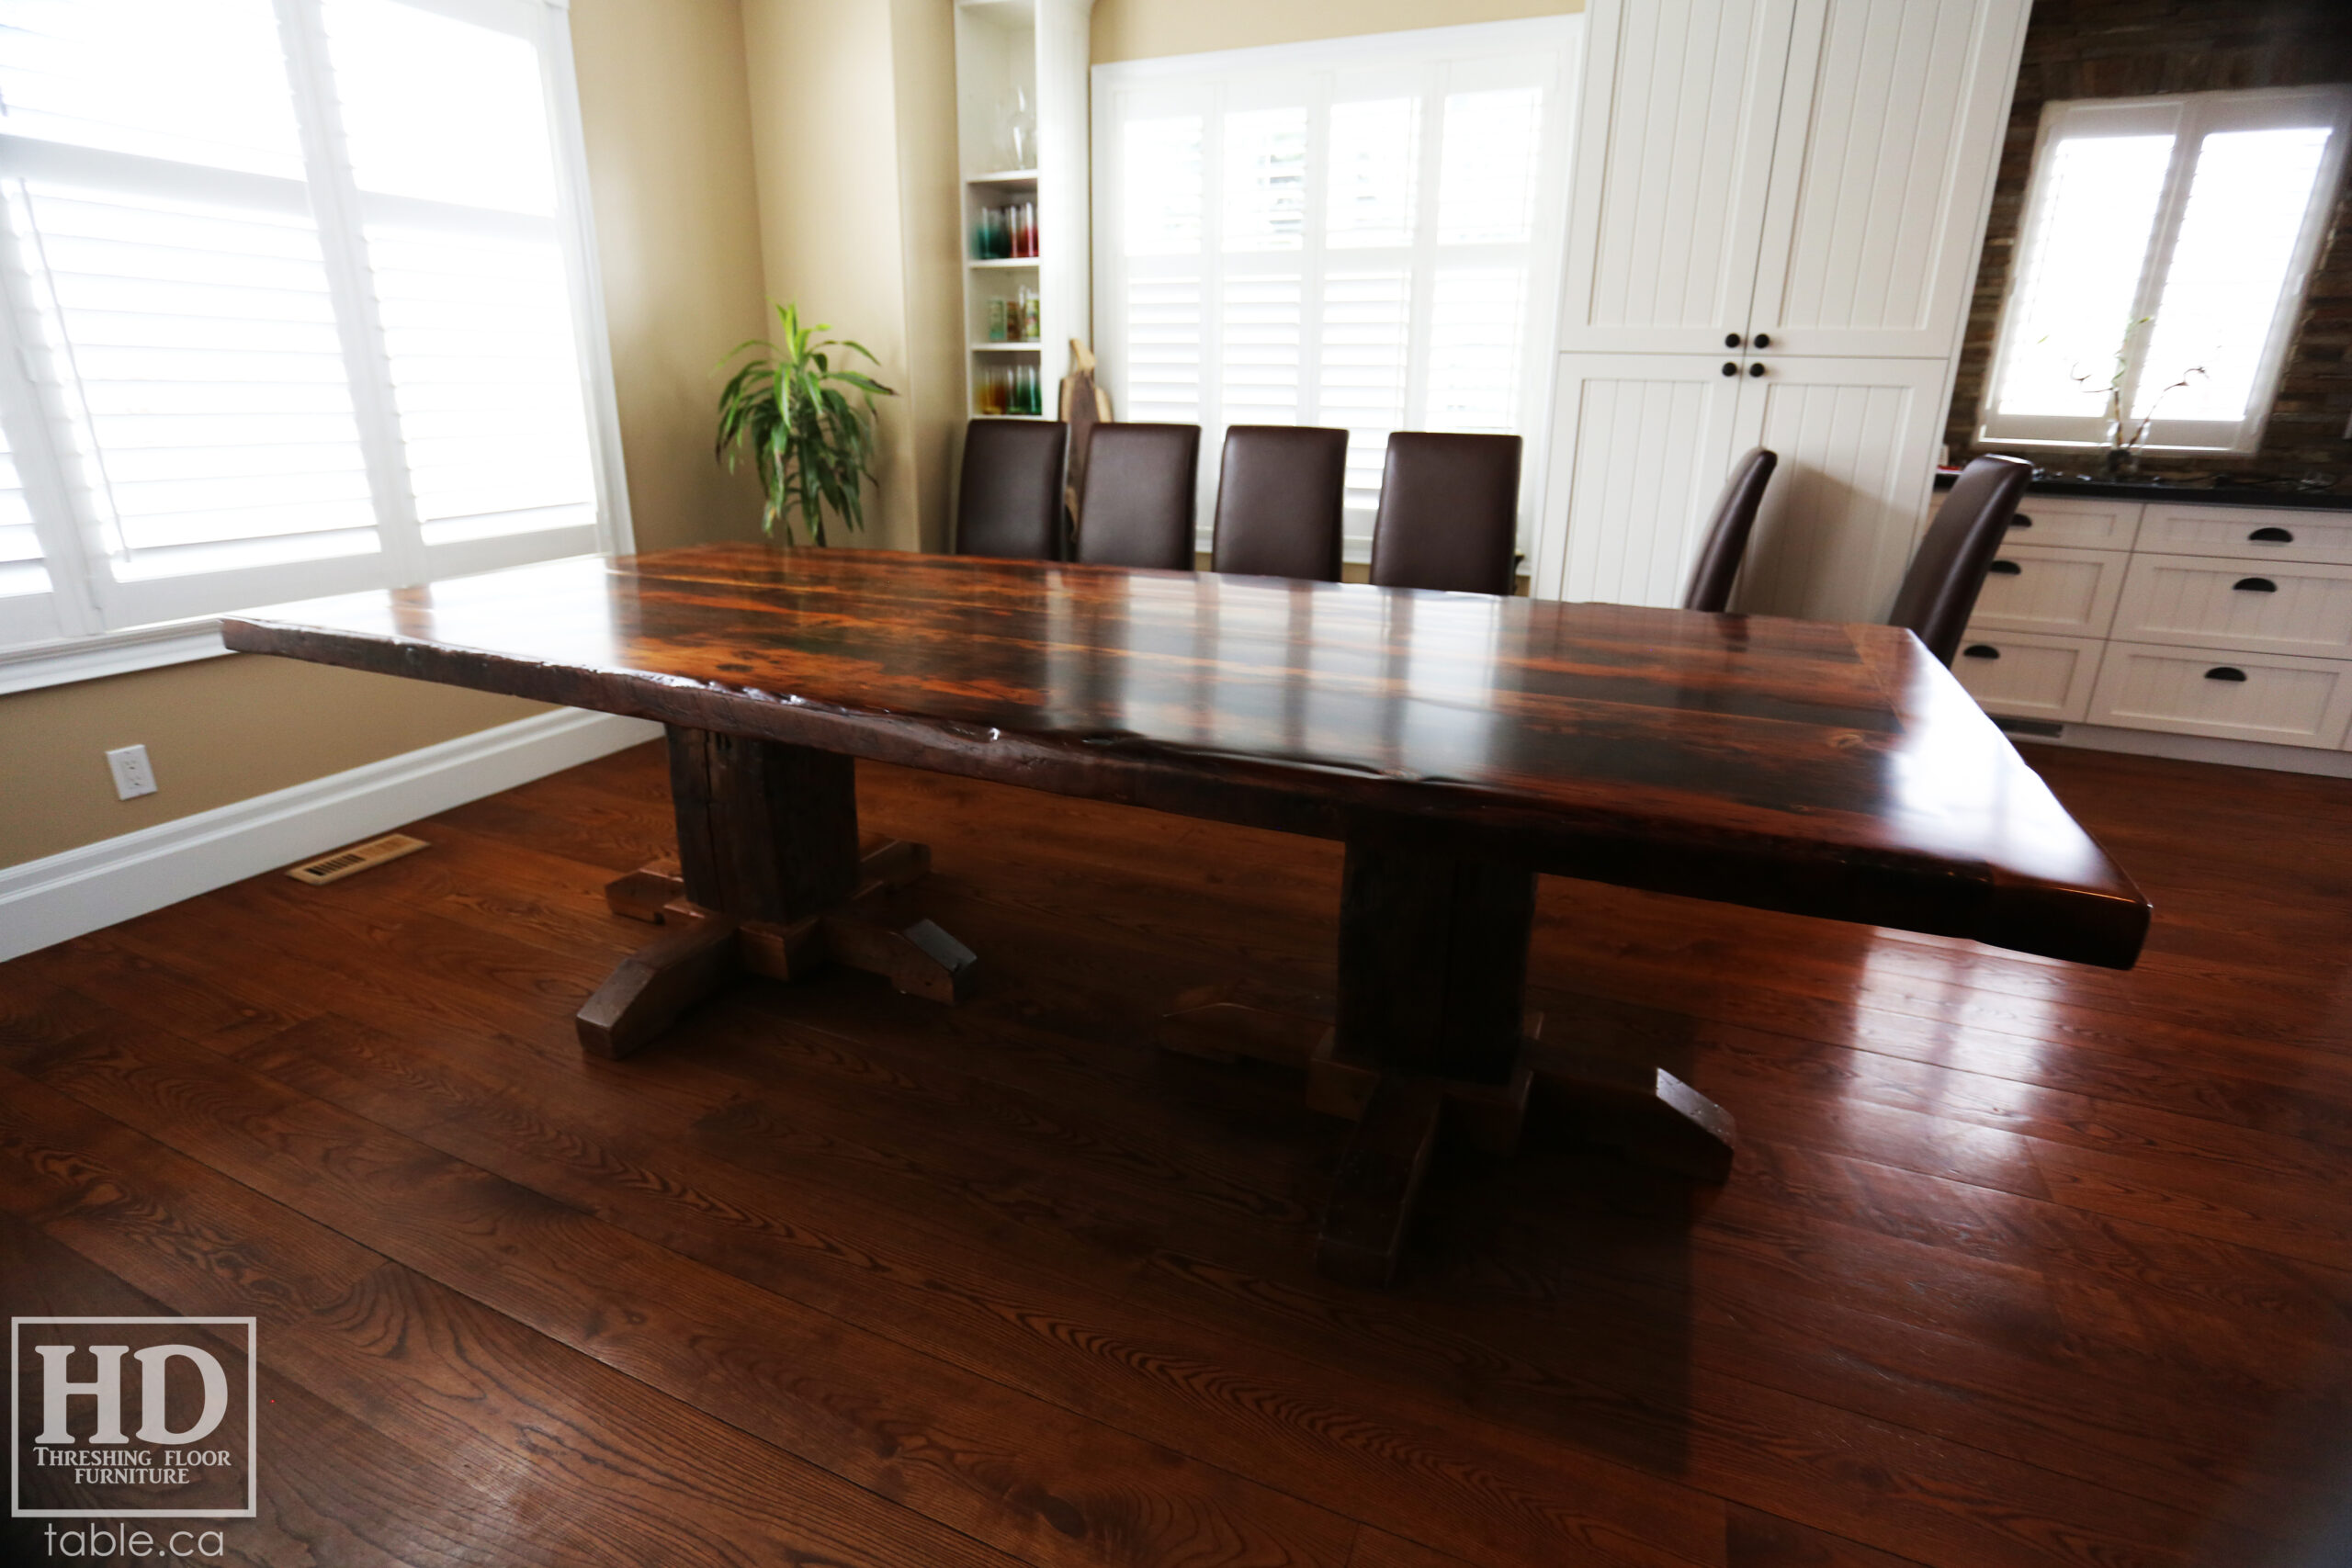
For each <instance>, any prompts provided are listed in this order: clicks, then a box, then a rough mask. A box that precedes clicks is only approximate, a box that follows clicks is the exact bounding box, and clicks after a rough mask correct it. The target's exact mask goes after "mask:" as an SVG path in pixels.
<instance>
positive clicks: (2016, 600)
mask: <svg viewBox="0 0 2352 1568" xmlns="http://www.w3.org/2000/svg"><path fill="white" fill-rule="evenodd" d="M2130 559H2131V557H2129V556H2127V555H2123V554H2121V553H2120V552H2118V551H2115V550H2073V549H2067V548H2065V547H2063V546H2055V545H2017V544H2011V543H2008V542H2007V541H2006V540H2005V541H2003V543H2002V546H2001V553H2000V556H1999V558H1997V559H1996V560H1995V561H1994V562H1993V564H1992V566H1991V567H1990V568H1989V569H1987V570H1986V571H1985V586H1984V587H1983V588H1982V589H1980V590H1979V591H1978V592H1977V595H1976V609H1975V611H1974V613H1973V614H1972V615H1970V616H1969V618H1968V629H1969V630H1970V631H1971V632H1975V631H1978V630H1984V631H2009V632H2047V633H2050V634H2051V635H2052V636H2055V637H2105V636H2106V635H2107V628H2108V626H2109V623H2110V622H2112V621H2113V620H2114V619H2115V601H2116V599H2117V597H2118V596H2119V595H2120V594H2121V593H2122V592H2123V569H2124V566H2125V564H2126V563H2127V562H2128V561H2130Z"/></svg>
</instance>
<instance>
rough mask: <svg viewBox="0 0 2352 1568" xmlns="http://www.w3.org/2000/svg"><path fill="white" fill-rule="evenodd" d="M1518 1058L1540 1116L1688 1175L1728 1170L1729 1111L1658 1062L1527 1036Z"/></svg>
mask: <svg viewBox="0 0 2352 1568" xmlns="http://www.w3.org/2000/svg"><path fill="white" fill-rule="evenodd" d="M1521 1063H1522V1064H1523V1065H1524V1066H1526V1067H1527V1068H1528V1069H1529V1071H1530V1072H1531V1073H1532V1077H1534V1080H1535V1086H1534V1087H1535V1100H1536V1103H1537V1105H1538V1106H1539V1107H1540V1111H1541V1114H1542V1116H1543V1118H1544V1121H1545V1122H1547V1123H1552V1124H1555V1125H1563V1126H1565V1127H1566V1129H1567V1130H1568V1131H1569V1132H1570V1134H1571V1135H1573V1136H1577V1137H1580V1138H1583V1139H1584V1140H1586V1141H1588V1142H1590V1143H1596V1144H1600V1145H1603V1146H1604V1147H1608V1148H1611V1149H1615V1150H1617V1151H1618V1152H1619V1153H1621V1154H1623V1155H1625V1156H1627V1157H1629V1158H1631V1159H1634V1160H1635V1161H1637V1162H1639V1163H1640V1164H1643V1165H1646V1166H1652V1167H1655V1168H1659V1169H1663V1170H1670V1171H1673V1172H1674V1173H1676V1174H1677V1175H1680V1176H1687V1177H1689V1178H1691V1179H1693V1180H1695V1181H1704V1182H1708V1183H1720V1182H1722V1181H1723V1180H1724V1179H1726V1178H1727V1177H1729V1176H1730V1175H1731V1162H1732V1156H1733V1154H1734V1153H1735V1151H1736V1148H1737V1146H1738V1129H1737V1127H1736V1124H1735V1123H1734V1122H1733V1121H1732V1117H1731V1112H1730V1111H1725V1110H1724V1108H1723V1107H1722V1106H1720V1105H1717V1104H1716V1103H1715V1102H1714V1101H1713V1100H1709V1099H1708V1098H1707V1097H1706V1096H1705V1095H1703V1094H1701V1093H1700V1092H1699V1091H1698V1090H1697V1089H1692V1088H1691V1086H1690V1085H1689V1084H1687V1083H1684V1082H1683V1081H1682V1080H1681V1079H1680V1078H1679V1077H1675V1076H1674V1075H1673V1074H1672V1073H1669V1072H1668V1071H1667V1070H1666V1069H1665V1068H1664V1067H1646V1066H1637V1065H1635V1064H1634V1063H1630V1062H1622V1061H1616V1060H1612V1059H1611V1058H1609V1057H1606V1056H1602V1055H1597V1054H1595V1053H1593V1052H1590V1051H1580V1050H1577V1049H1576V1048H1575V1047H1573V1046H1564V1045H1546V1044H1540V1043H1535V1042H1532V1041H1531V1042H1529V1043H1528V1045H1527V1047H1526V1048H1525V1050H1524V1051H1523V1052H1522V1053H1521Z"/></svg>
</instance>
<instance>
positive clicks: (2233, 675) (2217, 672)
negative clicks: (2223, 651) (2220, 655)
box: [2205, 664, 2245, 681]
mask: <svg viewBox="0 0 2352 1568" xmlns="http://www.w3.org/2000/svg"><path fill="white" fill-rule="evenodd" d="M2205 679H2207V680H2208V681H2243V680H2245V671H2243V670H2238V669H2233V667H2231V666H2230V665H2227V664H2217V665H2215V666H2214V667H2213V668H2212V669H2211V670H2208V671H2205Z"/></svg>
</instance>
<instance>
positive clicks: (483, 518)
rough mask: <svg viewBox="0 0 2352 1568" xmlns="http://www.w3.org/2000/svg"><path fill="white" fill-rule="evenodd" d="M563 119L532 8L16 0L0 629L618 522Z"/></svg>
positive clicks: (3, 141) (0, 216)
mask: <svg viewBox="0 0 2352 1568" xmlns="http://www.w3.org/2000/svg"><path fill="white" fill-rule="evenodd" d="M576 112H577V111H576V106H575V104H574V101H573V97H572V86H571V62H570V55H569V45H568V41H567V39H566V36H565V33H564V13H563V11H562V10H561V9H560V7H559V6H550V5H548V4H546V3H545V0H106V3H104V4H96V3H93V0H0V333H6V337H7V339H8V342H7V344H6V348H7V350H8V352H6V353H0V442H5V446H0V644H18V645H21V644H27V643H41V642H44V641H47V640H49V639H56V638H75V637H80V638H87V637H90V636H91V635H92V634H98V633H105V632H109V631H114V630H119V629H120V628H125V627H132V626H148V625H150V624H152V623H155V622H160V621H169V620H175V619H181V618H185V617H190V616H200V615H215V614H218V613H220V612H223V611H228V610H233V609H237V608H240V607H243V606H249V605H254V604H266V603H269V602H271V601H274V600H280V599H288V598H297V597H303V596H308V595H312V594H320V593H333V592H348V591H352V590H356V589H363V588H374V587H382V586H387V585H392V584H410V583H417V582H424V581H432V580H434V579H436V578H442V577H448V576H454V575H458V574H461V573H465V572H470V571H481V570H489V569H492V568H494V567H500V566H506V565H512V564H515V563H516V562H520V561H526V560H535V559H540V558H548V557H551V556H559V555H570V554H575V553H579V552H582V551H586V550H594V549H599V548H614V547H625V546H626V543H627V538H628V532H627V522H626V518H625V515H623V514H622V513H621V509H622V507H623V506H624V504H625V502H623V500H622V493H623V492H622V490H621V486H620V483H619V470H618V458H617V451H618V447H617V443H616V441H615V440H614V439H613V437H612V434H611V432H612V430H613V428H614V426H613V423H612V417H611V412H610V408H611V402H610V393H609V373H608V371H607V369H606V367H605V360H604V353H605V350H604V345H603V340H602V334H601V332H600V331H598V330H595V329H594V325H593V323H594V321H595V320H596V309H595V303H594V281H593V275H592V272H591V269H590V260H589V256H590V252H589V247H588V245H587V243H586V229H585V226H584V220H583V218H582V211H581V206H580V201H579V193H578V190H577V188H576V175H575V174H574V173H573V171H574V170H575V169H576V167H577V163H576V148H577V142H578V131H577V128H576ZM74 646H77V647H78V646H79V645H74ZM28 683H29V682H28Z"/></svg>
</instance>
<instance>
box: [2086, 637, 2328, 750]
mask: <svg viewBox="0 0 2352 1568" xmlns="http://www.w3.org/2000/svg"><path fill="white" fill-rule="evenodd" d="M2090 721H2091V722H2092V723H2093V724H2109V725H2114V726H2116V727H2118V728H2123V729H2165V730H2170V731H2172V732H2173V733H2175V734H2177V735H2218V736H2222V737H2223V738H2225V739H2232V740H2267V741H2272V742H2274V743H2278V744H2282V745H2287V746H2322V747H2330V748H2333V747H2337V746H2341V745H2342V744H2343V743H2344V739H2345V734H2346V729H2347V728H2352V664H2347V663H2346V662H2344V661H2343V660H2338V659H2298V658H2295V657H2293V656H2291V655H2288V654H2278V653H2263V654H2246V653H2241V652H2238V651H2237V650H2235V649H2201V648H2166V647H2162V646H2154V645H2149V644H2143V643H2129V642H2111V643H2109V644H2108V645H2107V655H2106V658H2105V659H2104V660H2102V661H2101V663H2100V666H2099V677H2098V687H2097V688H2096V689H2095V690H2094V692H2093V694H2092V696H2091V707H2090Z"/></svg>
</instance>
